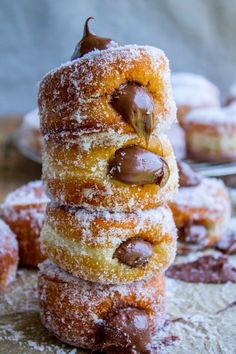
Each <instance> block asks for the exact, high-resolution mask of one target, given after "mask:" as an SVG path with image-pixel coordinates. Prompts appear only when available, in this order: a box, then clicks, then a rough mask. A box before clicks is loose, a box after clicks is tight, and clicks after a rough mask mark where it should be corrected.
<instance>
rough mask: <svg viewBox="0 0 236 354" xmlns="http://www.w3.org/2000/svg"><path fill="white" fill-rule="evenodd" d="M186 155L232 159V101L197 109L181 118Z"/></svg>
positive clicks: (235, 109)
mask: <svg viewBox="0 0 236 354" xmlns="http://www.w3.org/2000/svg"><path fill="white" fill-rule="evenodd" d="M184 129H185V132H186V140H187V150H188V154H189V155H190V156H191V157H193V158H194V159H198V160H203V161H214V162H227V161H234V160H236V139H235V136H236V104H235V103H234V104H231V105H230V106H227V107H222V108H214V109H213V108H211V109H210V108H208V109H198V110H194V111H192V112H191V113H189V114H188V115H187V116H186V118H185V126H184Z"/></svg>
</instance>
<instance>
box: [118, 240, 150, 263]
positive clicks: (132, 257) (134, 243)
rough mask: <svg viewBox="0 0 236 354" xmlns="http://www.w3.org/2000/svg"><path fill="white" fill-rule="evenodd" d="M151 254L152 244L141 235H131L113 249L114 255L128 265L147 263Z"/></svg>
mask: <svg viewBox="0 0 236 354" xmlns="http://www.w3.org/2000/svg"><path fill="white" fill-rule="evenodd" d="M152 254H153V246H152V245H151V243H150V242H148V241H145V240H143V239H142V238H141V237H133V238H130V239H128V240H126V241H124V242H123V243H122V244H121V245H120V246H119V247H118V248H117V250H116V251H115V253H114V257H115V258H117V259H118V260H119V262H121V263H123V264H126V265H128V266H130V267H140V266H143V265H145V264H147V263H148V262H149V261H150V259H151V257H152Z"/></svg>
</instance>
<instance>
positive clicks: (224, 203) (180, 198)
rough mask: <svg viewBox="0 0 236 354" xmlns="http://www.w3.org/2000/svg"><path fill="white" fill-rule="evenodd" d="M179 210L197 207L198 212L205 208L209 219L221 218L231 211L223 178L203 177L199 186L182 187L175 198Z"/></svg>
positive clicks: (174, 202) (174, 201)
mask: <svg viewBox="0 0 236 354" xmlns="http://www.w3.org/2000/svg"><path fill="white" fill-rule="evenodd" d="M173 204H176V205H177V207H178V209H179V210H183V211H184V210H188V209H191V210H192V212H193V213H194V211H193V209H196V211H195V212H196V213H198V212H201V211H202V210H205V212H206V213H207V215H208V217H209V219H215V218H221V216H222V215H224V214H225V213H226V212H227V214H229V213H230V202H229V196H228V193H227V189H226V187H225V185H224V183H223V182H222V181H221V180H218V179H214V178H203V180H202V182H201V183H200V184H199V185H198V186H193V187H181V188H180V189H179V190H178V191H177V193H176V194H175V196H174V198H173Z"/></svg>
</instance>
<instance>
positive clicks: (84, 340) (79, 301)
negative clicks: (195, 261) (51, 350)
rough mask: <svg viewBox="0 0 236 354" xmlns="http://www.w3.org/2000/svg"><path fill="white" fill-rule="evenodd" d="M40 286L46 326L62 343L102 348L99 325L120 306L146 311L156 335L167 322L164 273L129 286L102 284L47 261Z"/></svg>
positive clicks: (40, 278)
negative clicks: (98, 341)
mask: <svg viewBox="0 0 236 354" xmlns="http://www.w3.org/2000/svg"><path fill="white" fill-rule="evenodd" d="M38 287H39V300H40V317H41V321H42V323H43V325H44V326H45V327H46V328H47V329H48V330H49V332H51V333H52V334H54V335H55V336H56V337H58V338H59V339H60V340H61V341H62V342H65V343H68V344H71V345H74V346H77V347H81V348H84V349H94V348H96V349H98V348H97V343H96V336H97V328H98V327H97V325H98V324H99V325H102V324H103V322H104V320H105V319H106V317H107V316H108V315H109V314H110V313H113V312H114V311H117V310H119V309H123V308H127V307H134V308H137V309H141V310H145V311H146V313H147V315H148V321H149V328H150V331H151V334H152V335H154V334H155V332H156V331H157V329H158V328H160V327H161V326H162V325H163V322H164V312H165V310H164V309H165V300H164V297H165V284H164V276H163V275H155V276H154V277H152V278H151V279H149V280H145V281H140V282H134V283H131V284H128V285H102V284H94V283H91V282H88V281H85V280H82V279H80V278H77V277H73V276H72V275H69V274H68V273H66V272H65V271H63V270H61V269H60V268H58V267H57V266H56V265H54V264H53V263H52V262H50V261H45V262H44V263H42V264H41V265H40V272H39V284H38Z"/></svg>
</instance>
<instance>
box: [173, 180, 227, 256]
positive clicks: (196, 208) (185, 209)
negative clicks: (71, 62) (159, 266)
mask: <svg viewBox="0 0 236 354" xmlns="http://www.w3.org/2000/svg"><path fill="white" fill-rule="evenodd" d="M180 185H181V177H180ZM169 205H170V207H171V209H172V212H173V216H174V220H175V223H176V226H177V228H178V234H179V238H178V253H180V254H181V253H187V252H190V251H197V250H199V249H203V248H206V247H210V246H212V245H213V244H214V243H215V242H217V241H219V240H220V238H221V237H223V235H224V233H225V231H226V228H227V225H228V222H229V220H230V212H231V206H230V200H229V195H228V192H227V189H226V187H225V185H224V183H223V182H222V181H220V180H217V179H214V178H203V179H202V180H199V182H198V183H196V184H195V185H192V186H191V185H189V186H182V187H180V188H179V190H178V192H177V193H176V194H175V196H174V198H173V200H172V201H171V202H170V204H169Z"/></svg>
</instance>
